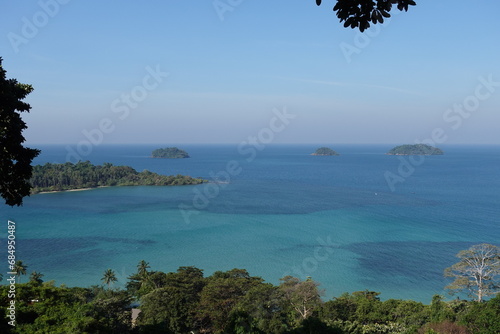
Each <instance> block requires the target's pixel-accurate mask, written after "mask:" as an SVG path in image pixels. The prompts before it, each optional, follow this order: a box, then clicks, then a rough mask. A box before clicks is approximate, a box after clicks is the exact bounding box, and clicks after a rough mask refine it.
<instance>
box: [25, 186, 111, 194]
mask: <svg viewBox="0 0 500 334" xmlns="http://www.w3.org/2000/svg"><path fill="white" fill-rule="evenodd" d="M108 187H111V186H99V187H94V188H77V189H68V190H51V191H40V192H39V193H35V194H32V195H40V194H55V193H65V192H73V191H86V190H92V189H99V188H108Z"/></svg>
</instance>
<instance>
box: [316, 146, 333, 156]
mask: <svg viewBox="0 0 500 334" xmlns="http://www.w3.org/2000/svg"><path fill="white" fill-rule="evenodd" d="M311 155H339V154H338V153H337V152H335V151H334V150H332V149H331V148H328V147H320V148H318V149H317V150H316V152H314V153H311Z"/></svg>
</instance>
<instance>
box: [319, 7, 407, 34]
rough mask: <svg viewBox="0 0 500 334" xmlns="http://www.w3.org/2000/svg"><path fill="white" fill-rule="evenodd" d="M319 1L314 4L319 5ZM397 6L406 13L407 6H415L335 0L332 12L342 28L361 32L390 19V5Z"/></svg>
mask: <svg viewBox="0 0 500 334" xmlns="http://www.w3.org/2000/svg"><path fill="white" fill-rule="evenodd" d="M321 2H322V1H321V0H316V4H317V5H318V6H319V5H321ZM393 4H395V5H397V8H398V9H399V10H400V11H403V10H404V11H408V7H409V6H415V5H416V3H415V1H413V0H337V3H336V4H335V6H334V7H333V11H334V12H336V13H337V17H338V18H339V19H340V22H344V27H346V28H347V27H351V28H353V29H354V28H359V30H360V31H361V32H363V31H364V30H365V29H367V28H369V27H370V22H371V23H373V24H377V23H383V22H384V17H385V18H388V17H391V14H389V12H390V11H391V10H392V5H393Z"/></svg>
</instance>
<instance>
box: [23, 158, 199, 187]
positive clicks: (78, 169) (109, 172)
mask: <svg viewBox="0 0 500 334" xmlns="http://www.w3.org/2000/svg"><path fill="white" fill-rule="evenodd" d="M30 182H31V185H32V187H33V188H32V193H33V194H36V193H40V192H46V191H65V190H72V189H85V188H97V187H106V186H177V185H192V184H200V183H203V182H204V180H203V179H201V178H193V177H191V176H185V175H180V174H179V175H169V176H165V175H160V174H156V173H153V172H150V171H148V170H144V171H142V172H137V171H136V170H135V169H133V168H132V167H129V166H114V165H113V164H111V163H104V164H103V165H93V164H92V163H90V162H89V161H85V162H82V161H80V162H78V163H76V164H73V163H71V162H66V163H64V164H52V163H46V164H45V165H36V166H33V174H32V177H31V179H30Z"/></svg>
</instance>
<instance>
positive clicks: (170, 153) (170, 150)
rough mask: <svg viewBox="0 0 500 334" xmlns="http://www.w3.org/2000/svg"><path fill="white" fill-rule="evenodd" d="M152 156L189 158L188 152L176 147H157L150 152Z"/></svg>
mask: <svg viewBox="0 0 500 334" xmlns="http://www.w3.org/2000/svg"><path fill="white" fill-rule="evenodd" d="M151 156H152V157H153V158H164V159H182V158H189V154H188V153H187V152H186V151H184V150H181V149H178V148H177V147H166V148H158V149H156V150H154V151H153V153H151Z"/></svg>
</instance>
